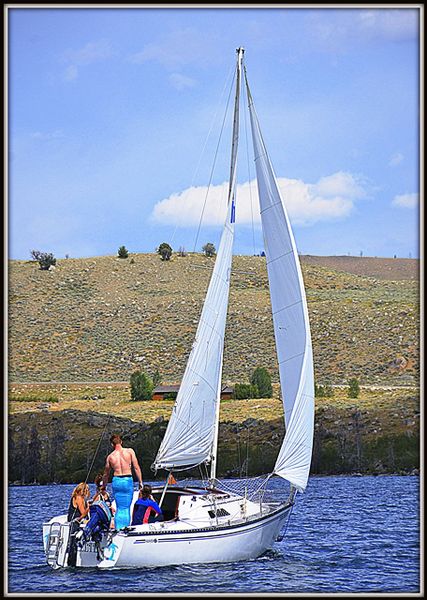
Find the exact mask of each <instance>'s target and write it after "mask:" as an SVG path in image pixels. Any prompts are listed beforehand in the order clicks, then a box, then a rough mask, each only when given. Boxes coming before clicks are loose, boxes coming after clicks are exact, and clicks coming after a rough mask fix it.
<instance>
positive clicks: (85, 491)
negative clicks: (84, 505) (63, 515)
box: [71, 482, 90, 498]
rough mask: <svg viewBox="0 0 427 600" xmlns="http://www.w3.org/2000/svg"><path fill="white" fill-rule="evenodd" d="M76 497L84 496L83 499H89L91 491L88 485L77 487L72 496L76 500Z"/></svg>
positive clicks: (83, 484) (81, 484)
mask: <svg viewBox="0 0 427 600" xmlns="http://www.w3.org/2000/svg"><path fill="white" fill-rule="evenodd" d="M76 496H83V498H87V497H88V496H90V490H89V486H88V484H87V483H85V482H83V483H79V484H78V485H76V487H75V488H74V490H73V493H72V494H71V497H72V498H75V497H76Z"/></svg>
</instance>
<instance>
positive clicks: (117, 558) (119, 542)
mask: <svg viewBox="0 0 427 600" xmlns="http://www.w3.org/2000/svg"><path fill="white" fill-rule="evenodd" d="M192 491H194V489H193V490H190V491H188V490H185V493H182V494H180V493H176V492H178V490H176V491H174V492H173V493H168V494H169V502H171V496H172V499H174V500H175V501H177V505H179V506H180V507H181V510H180V514H179V517H178V518H174V519H171V520H169V521H165V522H159V523H152V524H145V525H137V526H132V527H129V528H128V529H127V530H122V531H119V532H116V533H114V534H113V535H110V536H108V538H107V536H105V538H104V539H103V542H102V544H101V546H102V554H103V557H101V560H99V559H98V557H97V551H96V547H95V545H94V543H93V542H90V543H88V544H86V546H84V547H83V548H82V549H81V550H79V551H78V553H77V562H76V567H95V566H97V567H99V568H100V569H126V568H143V567H159V566H166V565H177V564H195V563H212V562H234V561H240V560H249V559H253V558H257V557H258V556H260V555H261V554H262V553H263V552H265V551H266V550H267V549H268V548H270V547H271V545H272V544H273V542H274V540H275V539H276V538H277V536H278V535H279V533H280V530H281V529H282V527H283V525H284V523H285V521H286V519H287V518H288V516H289V511H290V510H291V507H292V504H282V505H280V506H277V505H276V506H274V507H273V506H272V505H268V504H263V505H262V506H260V505H259V504H258V503H253V502H250V501H249V500H246V499H245V498H243V497H241V496H237V495H230V494H225V493H223V492H221V493H219V492H218V493H217V494H215V495H212V494H209V495H208V494H206V493H205V494H203V493H198V494H196V495H191V492H192ZM174 496H175V498H174ZM260 508H261V512H260ZM214 511H215V515H214V516H213V517H212V516H211V515H212V513H213V512H214ZM225 512H226V513H227V514H224V513H225ZM218 515H221V516H218ZM61 520H62V521H64V525H63V526H62V527H61V531H63V541H62V544H60V548H61V550H60V552H59V553H58V558H57V560H56V561H54V560H52V559H50V560H49V544H48V534H49V529H50V527H51V526H52V523H58V522H59V521H61ZM53 527H54V528H55V527H56V526H55V525H53ZM56 529H58V527H56ZM43 533H44V543H45V552H46V557H47V561H48V564H50V566H52V567H53V568H59V567H66V566H67V552H66V546H67V543H66V542H67V540H66V537H67V535H68V527H67V524H66V523H65V515H63V516H62V517H57V518H55V519H52V520H51V521H50V522H49V523H46V524H44V526H43ZM50 554H51V555H52V554H53V552H50Z"/></svg>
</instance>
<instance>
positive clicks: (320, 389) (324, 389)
mask: <svg viewBox="0 0 427 600" xmlns="http://www.w3.org/2000/svg"><path fill="white" fill-rule="evenodd" d="M314 395H315V397H316V398H332V396H333V395H334V390H333V388H332V386H331V385H317V384H316V383H315V384H314Z"/></svg>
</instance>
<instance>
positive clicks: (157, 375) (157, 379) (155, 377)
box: [153, 369, 162, 387]
mask: <svg viewBox="0 0 427 600" xmlns="http://www.w3.org/2000/svg"><path fill="white" fill-rule="evenodd" d="M161 383H162V376H161V375H160V373H159V369H156V371H155V373H154V375H153V386H154V387H157V386H158V385H160V384H161Z"/></svg>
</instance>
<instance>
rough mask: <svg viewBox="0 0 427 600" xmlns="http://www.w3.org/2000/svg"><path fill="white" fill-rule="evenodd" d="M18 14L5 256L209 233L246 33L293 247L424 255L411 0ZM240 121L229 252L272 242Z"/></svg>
mask: <svg viewBox="0 0 427 600" xmlns="http://www.w3.org/2000/svg"><path fill="white" fill-rule="evenodd" d="M8 18H9V21H8V36H9V44H8V48H9V50H8V59H9V69H8V102H9V106H8V123H9V130H8V136H9V139H8V141H9V180H8V192H9V199H8V219H9V228H8V243H9V256H10V258H13V259H29V258H30V251H31V250H33V249H38V250H41V251H46V252H53V253H54V255H55V256H56V257H58V258H62V257H64V256H66V255H69V256H70V257H82V256H96V255H115V254H116V253H117V249H118V247H119V246H121V245H125V246H126V247H127V249H128V250H129V252H131V253H132V252H153V251H154V249H155V248H156V247H157V246H158V245H159V244H160V243H161V242H163V241H167V242H169V243H171V245H172V247H173V248H174V249H178V248H179V247H180V246H182V247H184V248H185V249H186V250H188V251H193V250H197V251H200V249H201V246H202V245H203V244H204V243H206V242H208V241H211V242H213V243H215V244H217V243H218V241H219V237H220V233H221V226H220V223H221V221H222V220H223V218H224V217H225V205H224V202H225V200H224V189H225V182H226V181H227V178H228V171H229V154H230V147H229V146H230V137H231V133H230V130H229V126H230V122H231V115H230V114H229V113H227V117H226V121H225V123H226V126H225V129H224V133H223V135H222V136H221V141H220V143H219V145H218V139H219V133H220V129H221V123H222V120H223V118H224V111H225V106H226V100H227V96H228V93H229V91H230V87H231V80H232V71H233V68H234V64H235V49H236V48H237V47H238V46H243V47H244V48H245V64H246V68H247V73H248V79H249V85H250V87H251V92H252V96H253V99H254V103H255V106H256V109H257V113H258V117H259V120H260V123H261V129H262V132H263V136H264V140H265V143H266V146H267V149H268V151H269V155H270V158H271V161H272V164H273V166H274V169H275V172H276V175H277V177H278V180H279V184H280V187H281V189H282V191H283V199H284V202H285V205H286V207H287V209H288V212H289V215H290V219H291V222H292V224H293V228H294V234H295V238H296V242H297V246H298V249H299V252H300V253H302V254H319V255H334V254H337V255H339V254H352V255H356V256H359V255H360V253H361V252H362V253H363V255H364V256H394V255H397V256H399V257H403V258H407V257H409V256H411V257H417V256H419V180H420V175H419V135H420V122H419V119H420V114H419V110H420V107H419V43H420V41H419V9H417V8H416V5H414V6H413V7H411V8H403V7H402V8H399V7H397V8H381V9H377V10H375V9H372V8H370V7H360V8H352V9H350V8H344V7H337V8H333V9H332V8H319V9H313V8H304V7H303V5H301V7H300V8H280V7H274V8H250V7H244V6H242V7H240V8H233V9H231V8H225V7H214V8H201V7H200V8H196V7H195V8H184V7H177V8H161V7H160V5H159V7H158V8H146V7H144V6H143V5H141V6H140V7H134V8H112V7H108V5H106V6H105V7H100V8H82V7H80V8H65V7H64V8H60V7H58V8H40V7H35V8H31V9H30V8H18V7H17V6H16V7H13V6H12V7H10V8H9V11H8ZM242 103H243V101H242ZM242 105H243V104H242ZM247 128H249V118H248V117H246V119H245V118H244V117H243V116H242V118H241V135H240V149H239V153H240V162H239V169H238V182H239V187H238V195H237V208H236V241H235V253H236V254H252V253H254V252H255V253H258V252H259V251H260V250H262V248H263V245H262V234H261V230H260V226H259V216H258V206H257V199H256V185H255V183H254V182H253V179H254V177H255V169H254V165H253V153H252V147H251V141H250V132H249V131H248V129H247ZM246 138H247V139H248V141H249V147H248V146H247V144H246ZM217 145H218V155H217V159H216V161H215V168H214V169H213V164H214V156H215V151H216V148H217ZM211 175H212V181H211V186H210V189H209V194H208V195H207V196H206V192H207V186H208V184H209V181H210V178H211ZM206 197H207V202H206V209H205V211H204V212H203V215H202V206H203V203H204V201H205V198H206ZM201 215H202V222H201V229H200V231H198V224H199V221H200V217H201Z"/></svg>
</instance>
